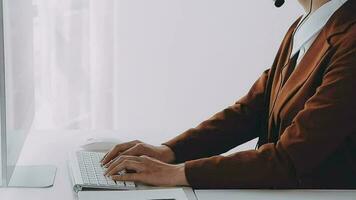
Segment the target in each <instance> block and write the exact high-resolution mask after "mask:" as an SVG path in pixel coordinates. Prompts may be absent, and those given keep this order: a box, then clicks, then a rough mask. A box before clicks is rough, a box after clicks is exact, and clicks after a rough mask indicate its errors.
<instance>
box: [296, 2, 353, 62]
mask: <svg viewBox="0 0 356 200" xmlns="http://www.w3.org/2000/svg"><path fill="white" fill-rule="evenodd" d="M346 1H347V0H330V1H329V2H327V3H325V4H324V5H322V6H321V7H320V8H318V9H317V10H316V11H314V12H313V13H312V14H311V15H310V16H309V18H308V19H306V20H305V21H304V22H303V24H300V26H299V28H298V29H297V30H296V32H295V33H294V38H293V49H292V53H291V57H293V56H294V55H295V54H296V53H297V52H298V51H300V52H299V57H298V60H297V64H298V63H299V62H300V60H301V59H302V58H303V57H304V55H305V53H306V52H307V51H308V49H309V47H310V46H311V45H312V44H313V42H314V40H315V39H316V37H317V36H318V35H319V33H320V31H321V30H322V29H323V27H324V26H325V24H326V23H327V22H328V20H329V19H330V17H331V16H332V15H333V14H334V13H335V12H336V11H337V10H338V9H339V8H340V7H341V6H342V5H343V4H344V3H345V2H346ZM305 17H306V15H304V17H303V19H304V18H305ZM302 21H303V20H301V22H302ZM301 22H300V23H301Z"/></svg>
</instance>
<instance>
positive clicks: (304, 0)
mask: <svg viewBox="0 0 356 200" xmlns="http://www.w3.org/2000/svg"><path fill="white" fill-rule="evenodd" d="M298 1H299V3H300V5H301V6H302V7H303V8H304V10H305V12H307V13H308V12H309V11H310V2H311V1H313V4H312V8H311V12H312V13H313V12H314V11H316V10H317V9H318V8H320V7H321V6H322V5H324V4H325V3H327V2H329V1H330V0H298Z"/></svg>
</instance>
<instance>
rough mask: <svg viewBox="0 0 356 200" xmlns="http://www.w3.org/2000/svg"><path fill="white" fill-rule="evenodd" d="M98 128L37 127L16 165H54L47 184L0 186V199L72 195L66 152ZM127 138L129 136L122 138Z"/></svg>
mask: <svg viewBox="0 0 356 200" xmlns="http://www.w3.org/2000/svg"><path fill="white" fill-rule="evenodd" d="M97 133H98V131H37V132H32V133H30V134H29V135H28V137H27V139H26V142H25V144H24V147H23V149H22V153H21V156H20V158H19V161H18V164H19V165H48V164H49V165H55V166H56V167H57V174H56V178H55V183H54V186H53V187H51V188H40V189H38V188H36V189H34V188H0V197H1V199H6V200H7V199H9V200H10V199H11V200H20V199H21V200H23V199H26V200H38V199H51V200H57V199H58V200H64V199H65V200H67V199H68V200H70V199H74V197H75V196H74V193H73V188H72V186H71V182H70V179H69V174H68V169H67V163H66V160H67V158H68V154H69V153H70V152H73V151H75V150H76V149H78V146H79V145H80V144H83V142H85V140H86V139H87V138H89V137H90V136H91V135H96V134H97ZM100 134H101V137H102V136H112V135H114V132H113V131H100ZM125 139H130V138H123V140H125Z"/></svg>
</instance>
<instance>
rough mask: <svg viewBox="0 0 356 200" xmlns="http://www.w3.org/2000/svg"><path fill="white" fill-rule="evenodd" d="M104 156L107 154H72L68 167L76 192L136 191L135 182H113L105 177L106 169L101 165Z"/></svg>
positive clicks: (80, 152) (85, 152) (82, 152)
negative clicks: (89, 190) (93, 190)
mask: <svg viewBox="0 0 356 200" xmlns="http://www.w3.org/2000/svg"><path fill="white" fill-rule="evenodd" d="M104 155H105V153H101V152H88V151H77V152H75V153H73V154H70V156H69V160H68V167H69V172H70V176H71V179H72V184H73V189H74V191H75V192H79V191H82V190H88V189H110V190H133V189H136V184H135V183H134V182H131V181H113V180H112V179H110V178H108V177H105V176H104V171H105V168H104V167H102V166H101V163H100V160H101V159H102V158H103V156H104ZM121 173H124V172H121Z"/></svg>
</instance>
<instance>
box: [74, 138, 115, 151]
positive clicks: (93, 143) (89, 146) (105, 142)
mask: <svg viewBox="0 0 356 200" xmlns="http://www.w3.org/2000/svg"><path fill="white" fill-rule="evenodd" d="M120 143H122V142H121V141H120V140H119V139H117V138H100V137H94V138H93V137H91V138H88V139H87V140H86V142H84V144H83V145H81V146H80V147H81V148H82V149H83V150H85V151H95V152H107V151H109V150H111V149H112V148H113V147H114V146H115V145H117V144H120Z"/></svg>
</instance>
